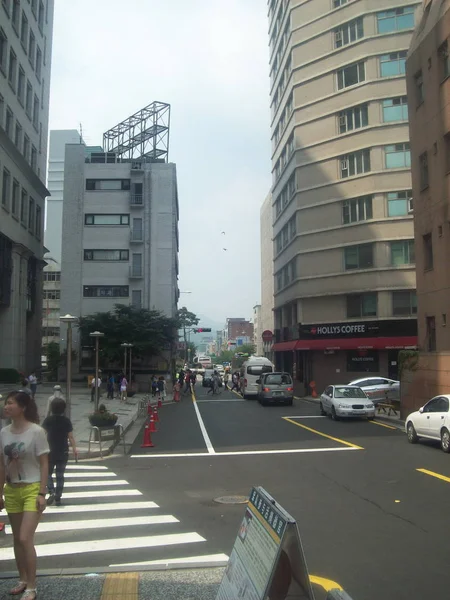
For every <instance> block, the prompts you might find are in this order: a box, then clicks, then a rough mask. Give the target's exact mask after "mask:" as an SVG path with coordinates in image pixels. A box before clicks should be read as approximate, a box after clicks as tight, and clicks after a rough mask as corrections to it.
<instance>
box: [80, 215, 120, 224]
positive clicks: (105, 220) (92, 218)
mask: <svg viewBox="0 0 450 600" xmlns="http://www.w3.org/2000/svg"><path fill="white" fill-rule="evenodd" d="M84 224H85V225H129V224H130V215H84Z"/></svg>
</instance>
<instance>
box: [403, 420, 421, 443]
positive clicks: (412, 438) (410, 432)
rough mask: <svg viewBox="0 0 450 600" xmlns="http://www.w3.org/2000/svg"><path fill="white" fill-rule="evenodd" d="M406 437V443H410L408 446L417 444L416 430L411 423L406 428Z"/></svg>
mask: <svg viewBox="0 0 450 600" xmlns="http://www.w3.org/2000/svg"><path fill="white" fill-rule="evenodd" d="M406 435H407V436H408V442H410V444H417V442H418V441H419V438H418V437H417V433H416V430H415V428H414V425H413V424H412V423H411V421H410V422H409V423H408V425H407V426H406Z"/></svg>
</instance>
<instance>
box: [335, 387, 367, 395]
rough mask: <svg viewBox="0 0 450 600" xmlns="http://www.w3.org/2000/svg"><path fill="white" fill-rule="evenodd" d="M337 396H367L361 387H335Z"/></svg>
mask: <svg viewBox="0 0 450 600" xmlns="http://www.w3.org/2000/svg"><path fill="white" fill-rule="evenodd" d="M334 397H335V398H366V395H365V393H364V392H363V391H362V389H361V388H359V387H335V388H334Z"/></svg>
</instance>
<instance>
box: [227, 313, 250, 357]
mask: <svg viewBox="0 0 450 600" xmlns="http://www.w3.org/2000/svg"><path fill="white" fill-rule="evenodd" d="M225 331H226V341H227V348H228V350H234V349H238V347H239V346H243V345H244V344H253V337H254V333H253V323H252V322H251V321H247V319H244V317H230V318H228V319H227V321H226V325H225Z"/></svg>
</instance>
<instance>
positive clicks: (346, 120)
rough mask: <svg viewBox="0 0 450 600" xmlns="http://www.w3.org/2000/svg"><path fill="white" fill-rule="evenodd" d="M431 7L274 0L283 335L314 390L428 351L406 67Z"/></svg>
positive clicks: (285, 362)
mask: <svg viewBox="0 0 450 600" xmlns="http://www.w3.org/2000/svg"><path fill="white" fill-rule="evenodd" d="M419 5H420V4H419V2H417V1H416V2H414V1H411V0H395V1H393V0H312V1H311V2H301V3H299V2H294V1H293V0H270V2H269V19H270V29H269V35H270V51H271V58H270V65H271V73H270V75H271V108H272V142H273V155H272V164H273V187H272V198H273V201H272V206H273V216H272V219H273V236H272V237H273V240H274V248H273V253H274V282H275V303H274V304H275V313H274V314H275V335H276V342H277V343H276V344H275V346H274V350H275V352H276V361H277V366H278V368H282V369H285V370H288V371H291V372H293V373H294V375H295V378H296V381H297V382H299V383H302V384H303V386H304V389H305V391H306V390H307V389H308V384H309V383H310V382H311V381H312V380H315V381H316V383H317V386H318V387H319V388H323V386H325V385H326V384H328V383H330V382H345V381H347V382H348V381H350V380H351V379H354V378H355V379H356V378H357V377H361V375H363V374H366V373H367V374H369V373H371V374H380V375H384V376H390V377H392V378H394V379H395V378H397V376H398V351H399V349H403V348H408V347H415V346H416V344H417V329H416V327H417V319H416V313H417V303H416V292H415V267H414V262H415V259H414V239H413V237H414V236H413V222H412V201H411V197H412V193H411V173H410V166H411V158H410V146H409V130H408V106H407V99H406V82H405V62H406V55H407V51H408V48H409V44H410V41H411V36H412V33H413V30H414V26H415V18H416V12H417V9H418V7H419Z"/></svg>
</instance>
